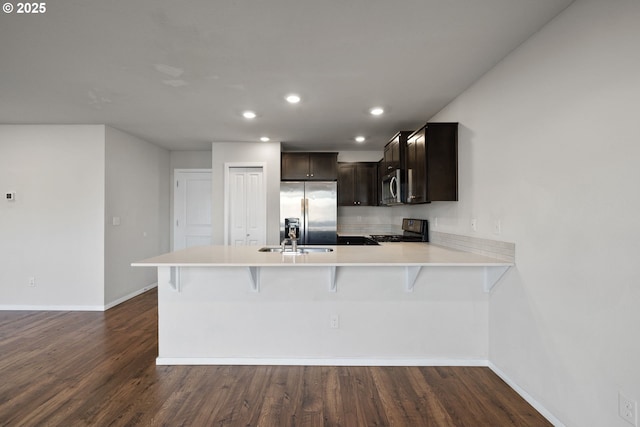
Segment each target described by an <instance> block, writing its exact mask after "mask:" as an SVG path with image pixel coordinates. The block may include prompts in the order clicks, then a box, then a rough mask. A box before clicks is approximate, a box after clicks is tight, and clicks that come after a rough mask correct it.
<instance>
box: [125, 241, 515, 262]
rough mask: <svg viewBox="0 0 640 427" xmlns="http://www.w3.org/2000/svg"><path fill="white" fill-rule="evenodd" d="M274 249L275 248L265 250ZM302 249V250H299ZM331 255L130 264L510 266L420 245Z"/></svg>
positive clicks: (168, 257)
mask: <svg viewBox="0 0 640 427" xmlns="http://www.w3.org/2000/svg"><path fill="white" fill-rule="evenodd" d="M268 247H276V246H268ZM302 247H304V246H302ZM322 247H326V248H331V249H333V251H331V252H312V253H303V254H298V255H293V254H282V253H279V252H260V251H259V249H260V247H259V246H222V245H220V246H198V247H192V248H187V249H183V250H179V251H175V252H170V253H166V254H163V255H159V256H156V257H153V258H149V259H145V260H142V261H138V262H134V263H132V266H134V267H277V266H290V267H304V266H335V267H340V266H387V267H390V266H397V267H400V266H434V267H436V266H458V267H465V266H466V267H474V266H477V267H482V266H492V267H497V266H505V267H506V266H513V265H514V263H513V262H510V261H505V260H501V259H497V258H492V257H488V256H483V255H478V254H474V253H471V252H464V251H460V250H455V249H449V248H446V247H443V246H438V245H433V244H429V243H422V242H403V243H382V244H380V245H379V246H350V245H344V246H340V245H338V246H333V245H322Z"/></svg>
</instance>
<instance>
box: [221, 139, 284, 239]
mask: <svg viewBox="0 0 640 427" xmlns="http://www.w3.org/2000/svg"><path fill="white" fill-rule="evenodd" d="M211 147H212V156H211V158H212V164H211V167H212V171H211V173H212V179H213V206H212V210H211V211H212V215H213V238H212V241H213V244H214V245H222V244H224V164H225V163H242V162H250V163H254V162H264V163H265V164H266V174H265V178H266V180H267V244H270V245H277V244H278V243H279V242H278V240H279V236H280V143H279V142H257V143H253V142H214V143H213V144H211Z"/></svg>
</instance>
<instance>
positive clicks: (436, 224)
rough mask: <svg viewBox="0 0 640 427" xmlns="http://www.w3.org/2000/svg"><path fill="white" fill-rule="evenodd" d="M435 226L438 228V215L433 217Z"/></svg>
mask: <svg viewBox="0 0 640 427" xmlns="http://www.w3.org/2000/svg"><path fill="white" fill-rule="evenodd" d="M433 228H438V217H435V218H434V219H433Z"/></svg>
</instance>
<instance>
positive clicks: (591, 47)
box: [424, 0, 640, 427]
mask: <svg viewBox="0 0 640 427" xmlns="http://www.w3.org/2000/svg"><path fill="white" fill-rule="evenodd" d="M639 22H640V2H638V1H632V0H611V1H607V2H603V1H597V0H584V1H582V0H579V1H576V2H575V3H573V4H572V5H571V6H570V7H569V8H568V9H567V10H566V11H565V12H563V13H562V14H561V15H559V16H558V17H557V18H556V19H555V20H554V21H552V22H551V23H550V24H549V25H547V26H546V27H545V28H543V29H542V30H541V31H540V32H539V33H538V34H536V35H534V36H533V37H532V38H531V39H529V40H528V41H527V42H526V43H524V44H523V45H522V46H521V47H520V48H519V49H517V50H516V51H514V52H512V54H510V55H509V56H508V57H507V58H506V59H505V60H504V61H502V62H501V63H500V64H498V66H497V67H495V68H494V69H493V70H492V71H490V72H489V73H487V74H486V75H485V76H484V77H483V78H482V79H480V80H479V81H478V82H476V83H475V84H474V85H473V86H472V87H471V88H469V89H468V90H467V91H466V92H465V93H463V94H462V95H460V96H459V97H458V99H456V100H455V101H454V102H453V103H451V104H450V105H449V106H448V107H447V108H445V109H444V110H443V111H442V112H441V113H439V114H438V115H437V116H436V117H434V118H432V119H431V121H459V122H460V140H459V142H460V168H459V170H460V180H461V185H460V202H458V203H433V204H432V205H429V206H426V207H425V208H424V209H425V212H428V214H429V217H430V219H433V218H435V217H438V218H439V222H438V224H439V229H440V231H446V232H454V233H458V234H469V235H477V236H478V237H487V238H494V239H496V240H506V241H512V242H515V243H516V251H517V252H516V263H517V266H516V268H514V269H512V270H511V271H509V272H508V273H507V275H506V276H505V278H504V280H503V281H502V282H501V283H500V284H499V286H498V287H497V288H496V289H495V290H494V292H493V294H492V296H491V300H490V310H489V311H490V320H489V321H490V325H489V331H490V346H489V358H490V360H491V361H492V362H493V364H495V366H496V367H497V368H498V369H499V370H501V371H502V372H504V373H505V374H506V375H507V376H508V377H509V378H511V379H512V380H513V381H515V382H516V383H517V384H518V385H519V386H520V387H522V388H523V389H524V390H525V391H526V392H528V393H529V394H530V395H531V396H532V397H533V398H534V399H536V400H537V401H538V402H540V403H542V404H543V405H544V407H546V408H547V409H548V410H549V411H551V413H552V414H554V415H555V416H556V417H557V418H558V419H559V420H560V421H561V422H562V423H564V424H565V425H567V426H580V427H582V426H621V427H622V426H628V425H629V424H627V423H626V422H625V421H623V420H622V419H621V418H620V417H619V416H618V402H617V399H618V391H622V392H623V393H625V394H626V395H627V396H629V397H630V398H632V399H635V400H636V401H640V364H639V363H638V361H639V360H640V339H638V332H637V331H638V326H640V309H639V308H640V304H639V303H640V270H639V269H638V260H637V257H638V255H639V254H640V251H639V250H638V248H639V247H640V245H639V243H638V242H640V222H639V221H638V218H637V217H638V212H640V192H639V191H638V188H637V187H638V183H640V167H638V160H639V159H640V144H639V143H638V141H639V137H638V129H639V128H638V111H639V110H638V105H637V102H638V100H639V99H640V49H639V48H638V46H639V44H640V25H639V24H638V23H639ZM471 218H477V219H478V231H477V232H476V233H473V232H471V230H470V228H469V225H468V224H469V221H470V219H471ZM498 219H499V220H501V221H502V234H501V235H500V236H497V235H495V234H493V223H494V221H495V220H498ZM432 224H433V222H432Z"/></svg>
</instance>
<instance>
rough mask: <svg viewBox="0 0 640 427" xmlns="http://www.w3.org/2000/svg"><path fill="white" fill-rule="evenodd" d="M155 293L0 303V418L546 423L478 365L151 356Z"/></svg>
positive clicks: (25, 421)
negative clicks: (10, 306) (161, 360)
mask: <svg viewBox="0 0 640 427" xmlns="http://www.w3.org/2000/svg"><path fill="white" fill-rule="evenodd" d="M156 298H157V294H156V291H155V290H154V291H150V292H147V293H146V294H144V295H141V296H139V297H136V298H134V299H132V300H130V301H127V302H125V303H123V304H121V305H119V306H117V307H115V308H113V309H111V310H109V311H107V312H105V313H95V312H7V311H4V312H2V311H0V425H2V426H84V425H90V426H265V427H270V426H277V427H280V426H346V427H351V426H411V427H414V426H550V425H551V424H550V423H548V422H547V421H546V420H545V419H544V418H543V417H542V416H541V415H540V414H538V413H537V412H536V411H535V410H534V409H533V408H532V407H531V406H530V405H528V404H527V403H526V402H525V401H524V400H523V399H522V398H520V396H518V395H517V394H516V393H515V392H514V391H513V390H511V389H510V388H509V387H508V386H507V385H506V384H505V383H504V382H503V381H502V380H501V379H500V378H498V377H497V376H496V375H495V374H494V373H493V372H491V371H490V370H489V369H487V368H466V367H329V366H327V367H308V366H253V367H252V366H156V365H155V357H156V355H157V308H156Z"/></svg>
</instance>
